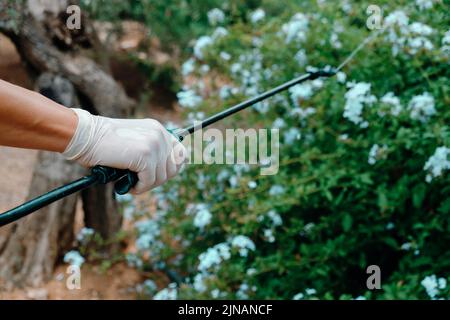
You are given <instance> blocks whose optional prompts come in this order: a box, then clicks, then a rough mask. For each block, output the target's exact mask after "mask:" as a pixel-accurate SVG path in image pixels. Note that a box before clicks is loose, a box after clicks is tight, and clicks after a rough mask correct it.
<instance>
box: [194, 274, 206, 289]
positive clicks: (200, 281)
mask: <svg viewBox="0 0 450 320" xmlns="http://www.w3.org/2000/svg"><path fill="white" fill-rule="evenodd" d="M193 286H194V289H195V290H196V291H197V292H200V293H202V292H205V291H206V289H207V287H206V284H205V277H204V275H203V274H201V273H198V274H197V275H195V277H194V283H193Z"/></svg>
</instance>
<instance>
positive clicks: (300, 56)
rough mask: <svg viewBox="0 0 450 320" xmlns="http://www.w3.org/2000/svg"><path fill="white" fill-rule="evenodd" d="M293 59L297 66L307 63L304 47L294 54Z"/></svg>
mask: <svg viewBox="0 0 450 320" xmlns="http://www.w3.org/2000/svg"><path fill="white" fill-rule="evenodd" d="M294 59H295V61H297V63H298V65H299V66H301V67H302V66H304V65H306V64H307V63H308V57H307V56H306V52H305V50H304V49H300V50H298V51H297V53H296V54H295V56H294Z"/></svg>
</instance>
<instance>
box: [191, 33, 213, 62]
mask: <svg viewBox="0 0 450 320" xmlns="http://www.w3.org/2000/svg"><path fill="white" fill-rule="evenodd" d="M213 43H214V39H213V38H212V37H210V36H202V37H200V38H198V40H197V41H196V42H195V45H194V56H195V57H196V58H198V59H203V58H204V50H205V48H207V47H209V46H210V45H212V44H213Z"/></svg>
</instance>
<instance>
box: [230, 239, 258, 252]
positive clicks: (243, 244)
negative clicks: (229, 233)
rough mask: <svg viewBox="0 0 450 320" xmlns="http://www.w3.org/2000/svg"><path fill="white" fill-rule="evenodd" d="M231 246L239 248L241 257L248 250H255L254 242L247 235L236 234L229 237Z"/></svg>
mask: <svg viewBox="0 0 450 320" xmlns="http://www.w3.org/2000/svg"><path fill="white" fill-rule="evenodd" d="M230 243H231V246H232V247H237V248H238V249H239V255H240V256H241V257H246V256H247V255H248V251H249V250H250V251H255V249H256V248H255V243H254V242H253V241H252V240H251V239H250V238H249V237H247V236H243V235H238V236H235V237H233V238H232V239H231V241H230Z"/></svg>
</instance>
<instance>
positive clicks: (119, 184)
mask: <svg viewBox="0 0 450 320" xmlns="http://www.w3.org/2000/svg"><path fill="white" fill-rule="evenodd" d="M335 74H336V71H335V70H330V71H327V70H319V71H316V72H309V73H306V74H304V75H302V76H300V77H298V78H296V79H293V80H291V81H288V82H286V83H284V84H282V85H280V86H278V87H276V88H273V89H271V90H269V91H266V92H264V93H262V94H260V95H258V96H256V97H254V98H251V99H249V100H246V101H244V102H241V103H239V104H237V105H235V106H233V107H230V108H228V109H226V110H224V111H222V112H219V113H217V114H215V115H213V116H211V117H209V118H207V119H205V120H203V121H201V122H200V123H199V124H196V125H192V126H189V127H187V128H184V129H178V130H175V131H172V132H171V133H172V134H173V135H175V137H176V138H177V139H178V140H179V141H182V140H183V139H184V138H185V137H186V136H188V135H190V134H192V133H194V132H195V131H197V130H199V129H201V128H205V127H207V126H209V125H211V124H213V123H216V122H218V121H220V120H222V119H225V118H227V117H229V116H231V115H233V114H235V113H237V112H239V111H241V110H243V109H246V108H248V107H251V106H253V105H255V104H257V103H258V102H261V101H263V100H266V99H268V98H270V97H272V96H274V95H276V94H278V93H280V92H282V91H285V90H287V89H289V88H291V87H293V86H295V85H297V84H299V83H302V82H305V81H308V80H315V79H317V78H319V77H331V76H333V75H335ZM114 181H115V182H116V184H115V186H114V189H115V191H116V193H117V194H120V195H123V194H126V193H128V192H129V191H130V190H131V188H133V186H134V185H135V184H136V183H137V181H138V178H137V174H136V173H135V172H131V171H129V170H121V169H114V168H109V167H104V166H96V167H94V168H92V170H91V174H90V175H88V176H85V177H83V178H81V179H79V180H76V181H73V182H71V183H69V184H66V185H64V186H62V187H59V188H57V189H55V190H52V191H50V192H48V193H46V194H43V195H41V196H39V197H37V198H35V199H32V200H30V201H28V202H26V203H24V204H22V205H20V206H18V207H16V208H14V209H11V210H9V211H6V212H5V213H2V214H0V227H2V226H4V225H7V224H9V223H11V222H14V221H16V220H19V219H21V218H23V217H25V216H27V215H29V214H30V213H33V212H35V211H37V210H39V209H41V208H42V207H45V206H47V205H49V204H51V203H53V202H55V201H57V200H60V199H62V198H64V197H67V196H69V195H71V194H73V193H75V192H78V191H81V190H84V189H86V188H89V187H91V186H95V185H98V184H107V183H109V182H114Z"/></svg>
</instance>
